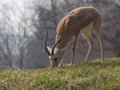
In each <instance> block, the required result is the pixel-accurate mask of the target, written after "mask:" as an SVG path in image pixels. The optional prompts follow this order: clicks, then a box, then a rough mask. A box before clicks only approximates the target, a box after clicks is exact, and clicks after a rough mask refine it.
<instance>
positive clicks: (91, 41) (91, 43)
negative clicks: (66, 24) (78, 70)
mask: <svg viewBox="0 0 120 90" xmlns="http://www.w3.org/2000/svg"><path fill="white" fill-rule="evenodd" d="M82 35H83V36H84V38H85V39H86V40H87V42H88V45H89V48H88V52H87V55H86V57H85V60H84V61H85V62H86V61H87V59H88V57H89V54H90V51H91V48H92V46H93V45H94V42H93V40H92V38H91V37H90V34H89V33H82Z"/></svg>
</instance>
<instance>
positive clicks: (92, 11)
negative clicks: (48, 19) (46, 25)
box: [56, 6, 101, 42]
mask: <svg viewBox="0 0 120 90" xmlns="http://www.w3.org/2000/svg"><path fill="white" fill-rule="evenodd" d="M91 22H93V25H94V26H95V27H98V25H99V26H100V25H101V17H100V15H99V13H98V11H97V10H96V8H94V7H92V6H90V7H78V8H76V9H73V10H72V11H71V12H70V13H68V14H67V15H66V16H65V17H63V18H62V20H61V21H60V22H59V24H58V26H57V34H56V40H58V39H59V37H60V36H61V35H62V37H66V42H68V41H70V39H71V38H72V36H76V37H77V36H78V35H79V32H80V30H81V29H82V28H84V27H86V26H87V25H88V24H90V23H91ZM58 36H59V37H58ZM64 40H65V39H64ZM64 40H63V41H64ZM61 41H62V40H61Z"/></svg>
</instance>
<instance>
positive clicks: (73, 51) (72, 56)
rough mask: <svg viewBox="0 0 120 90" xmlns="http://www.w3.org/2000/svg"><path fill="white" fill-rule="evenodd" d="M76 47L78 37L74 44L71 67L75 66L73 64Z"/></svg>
mask: <svg viewBox="0 0 120 90" xmlns="http://www.w3.org/2000/svg"><path fill="white" fill-rule="evenodd" d="M76 45H77V37H76V38H75V40H74V42H73V48H72V60H71V65H73V63H74V57H75V49H76Z"/></svg>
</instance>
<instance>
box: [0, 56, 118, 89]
mask: <svg viewBox="0 0 120 90" xmlns="http://www.w3.org/2000/svg"><path fill="white" fill-rule="evenodd" d="M0 90H120V58H111V59H106V60H105V61H103V62H100V61H98V60H94V61H89V62H87V63H84V62H79V63H76V64H75V65H73V66H72V67H71V66H69V65H64V66H63V67H62V68H50V67H47V68H43V69H38V70H23V71H22V70H21V71H16V70H0Z"/></svg>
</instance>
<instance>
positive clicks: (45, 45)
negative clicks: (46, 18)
mask: <svg viewBox="0 0 120 90" xmlns="http://www.w3.org/2000/svg"><path fill="white" fill-rule="evenodd" d="M47 38H48V32H47V31H46V37H45V39H44V47H45V51H46V52H47V54H48V55H50V52H49V50H48V48H47Z"/></svg>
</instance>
